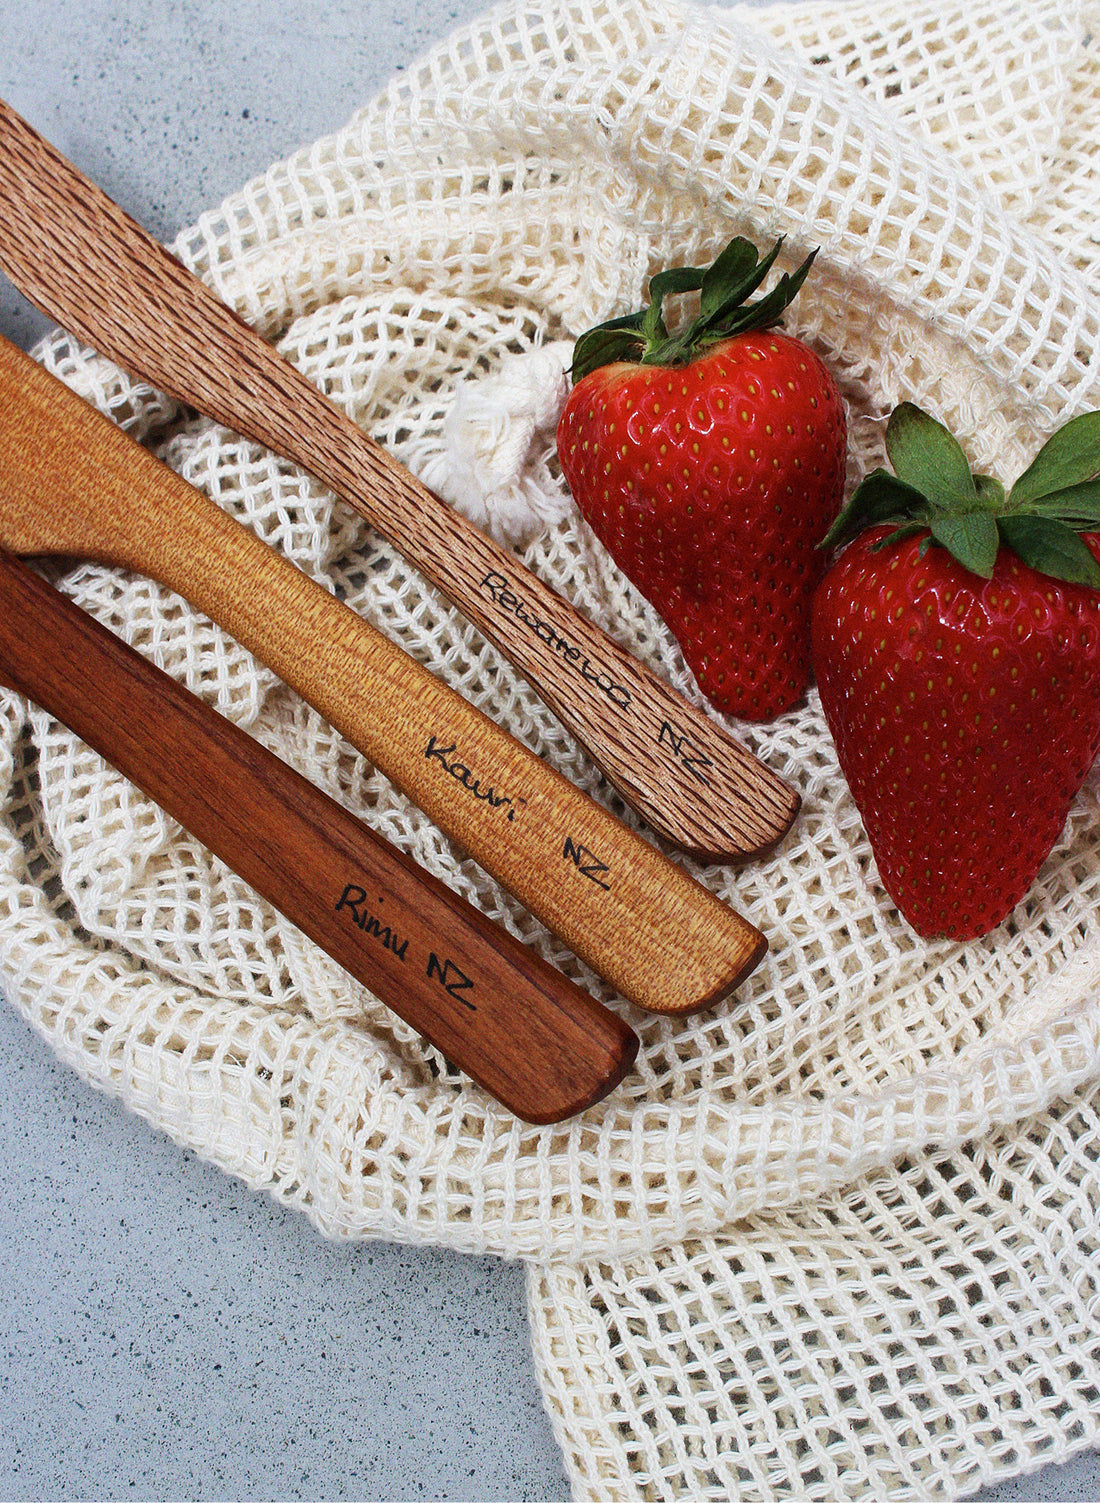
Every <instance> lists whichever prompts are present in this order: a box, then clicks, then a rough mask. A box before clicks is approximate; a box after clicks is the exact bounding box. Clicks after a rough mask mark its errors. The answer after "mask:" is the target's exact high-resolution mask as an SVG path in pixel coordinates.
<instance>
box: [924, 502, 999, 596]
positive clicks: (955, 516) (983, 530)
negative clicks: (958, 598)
mask: <svg viewBox="0 0 1100 1503" xmlns="http://www.w3.org/2000/svg"><path fill="white" fill-rule="evenodd" d="M928 526H929V530H930V531H931V533H932V536H933V537H934V538H935V540H936V542H937V543H940V544H942V546H943V547H944V548H946V549H947V551H948V552H949V553H950V554H951V556H952V558H955V559H957V560H958V561H959V563H960V564H962V566H963V568H964V569H969V570H970V572H971V573H972V574H979V575H980V576H981V577H982V579H990V578H991V577H992V575H993V565H994V564H995V563H996V562H997V549H998V547H999V546H1000V538H999V535H998V532H997V523H996V520H995V519H994V517H993V515H992V513H990V512H988V511H954V512H936V513H935V514H934V515H933V517H932V519H931V521H930V522H929V524H928Z"/></svg>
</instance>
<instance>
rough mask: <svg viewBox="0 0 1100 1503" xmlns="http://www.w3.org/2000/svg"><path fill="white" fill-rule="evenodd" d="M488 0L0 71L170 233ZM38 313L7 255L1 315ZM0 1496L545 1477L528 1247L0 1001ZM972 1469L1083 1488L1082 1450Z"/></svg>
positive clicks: (340, 3) (147, 17) (266, 3)
mask: <svg viewBox="0 0 1100 1503" xmlns="http://www.w3.org/2000/svg"><path fill="white" fill-rule="evenodd" d="M482 9H483V0H416V3H415V4H414V3H412V0H397V3H396V4H395V5H393V6H388V7H387V6H382V5H380V4H378V3H377V0H358V3H352V0H329V3H328V4H327V5H325V6H317V5H313V4H307V3H305V0H236V3H235V4H234V5H232V6H225V5H222V4H215V3H213V0H161V3H159V4H155V3H152V0H149V3H142V0H110V3H108V0H83V3H82V4H81V5H80V6H74V5H72V4H66V3H63V0H33V3H32V4H30V5H28V4H27V0H0V95H2V96H3V97H5V98H7V99H8V100H9V101H10V102H11V103H12V104H13V105H14V106H15V108H16V109H18V110H19V111H20V112H21V113H23V114H24V115H26V116H27V118H28V119H29V120H30V121H31V123H32V124H34V125H35V126H37V127H38V129H40V130H41V131H42V132H43V133H44V134H45V135H46V136H47V137H49V138H50V139H51V140H52V141H53V142H54V143H55V144H56V145H57V146H59V147H60V148H61V149H62V150H63V151H64V152H65V153H66V154H67V155H69V156H71V157H72V158H73V159H74V160H75V161H76V162H77V163H78V164H79V165H80V166H81V167H82V168H83V169H84V170H85V171H86V172H88V173H89V174H90V175H91V176H92V177H93V178H95V179H96V180H97V181H98V182H100V183H101V184H102V186H103V187H105V188H106V189H107V191H108V192H109V193H111V194H112V196H113V197H114V198H116V199H117V200H118V201H119V202H121V203H122V204H123V205H124V206H125V207H126V208H127V209H129V210H130V211H131V212H132V213H133V214H134V215H135V216H136V217H137V218H138V219H139V220H140V221H141V222H142V223H143V224H144V225H145V226H146V227H147V228H148V229H150V230H151V231H152V232H153V233H154V234H155V235H157V236H158V237H160V238H161V239H164V240H169V239H171V238H173V237H174V235H175V234H176V232H177V231H178V230H179V229H180V228H181V227H182V226H184V225H186V224H190V223H191V222H193V220H194V219H195V218H196V217H197V216H198V214H199V213H200V212H201V211H202V210H203V209H205V208H207V207H210V206H211V205H213V204H215V203H217V202H218V201H219V200H220V199H221V198H223V197H224V196H225V195H226V194H228V193H231V192H233V191H235V190H236V189H237V188H239V187H240V186H241V185H242V184H243V183H244V182H245V181H247V180H248V179H249V178H250V177H252V176H254V175H255V174H256V173H258V172H261V171H263V170H264V169H265V168H266V167H267V166H268V165H269V164H270V163H271V162H273V161H276V160H279V159H281V158H282V157H284V156H286V155H287V154H288V153H289V152H290V151H292V150H293V149H294V148H296V147H298V146H300V145H303V144H305V143H308V142H310V141H313V140H315V139H316V138H318V137H319V136H321V135H323V134H325V133H327V132H328V131H331V130H333V129H336V128H337V127H339V126H341V125H343V124H344V123H345V121H346V120H347V119H348V117H349V116H350V115H351V114H352V113H353V111H354V110H355V109H356V108H357V107H358V106H360V105H361V104H363V103H365V102H366V100H367V99H369V98H370V97H371V96H372V95H373V94H374V93H375V92H376V90H377V89H378V88H379V87H380V86H381V85H382V84H383V83H385V82H386V80H387V79H388V78H389V77H390V76H391V75H392V74H393V73H394V72H396V71H397V70H399V69H401V68H402V67H404V66H407V65H408V64H409V63H410V62H411V61H412V60H413V59H414V58H415V57H416V56H417V55H418V54H419V53H421V52H422V51H424V50H425V49H426V48H427V47H429V46H431V45H432V44H433V43H434V42H436V41H437V40H439V39H440V38H441V37H442V36H443V35H444V34H445V33H446V32H448V31H449V30H451V29H452V28H453V27H454V26H456V25H458V24H459V23H461V22H462V21H464V20H466V19H468V18H469V17H472V16H473V15H475V14H477V13H478V12H480V11H481V10H482ZM46 328H47V324H46V322H45V320H43V319H42V318H41V317H40V316H39V315H38V314H37V313H35V312H34V311H33V310H31V309H30V308H29V307H28V305H27V304H25V303H24V302H22V300H21V299H20V298H19V297H18V295H17V294H16V293H14V292H13V291H12V290H11V288H10V287H9V286H8V285H7V284H6V283H5V282H2V281H0V333H3V334H4V335H6V336H7V337H8V338H9V339H12V340H14V341H15V343H17V344H19V345H22V346H23V347H24V348H29V347H30V346H31V345H32V344H33V343H34V341H35V339H37V338H38V336H39V335H40V334H41V333H42V332H43V331H44V330H45V329H46ZM0 1140H2V1141H3V1143H4V1145H5V1156H4V1158H5V1181H6V1183H5V1193H4V1196H3V1200H2V1202H0V1270H2V1273H3V1278H4V1282H5V1284H6V1287H7V1289H8V1294H7V1296H6V1298H5V1299H4V1301H3V1303H2V1306H0V1497H2V1498H5V1499H45V1498H57V1499H76V1498H119V1497H139V1498H165V1499H167V1498H195V1499H200V1498H201V1499H212V1498H222V1499H245V1498H348V1499H388V1500H398V1499H417V1498H437V1499H444V1498H447V1499H466V1500H489V1499H538V1500H564V1499H565V1498H566V1497H567V1494H568V1487H567V1483H566V1479H565V1476H564V1472H563V1469H562V1463H561V1459H560V1457H559V1454H558V1452H557V1449H556V1446H555V1443H554V1440H553V1436H552V1435H551V1433H550V1428H549V1424H548V1422H547V1419H546V1417H545V1415H544V1413H543V1410H542V1405H541V1400H540V1396H539V1392H538V1388H537V1385H536V1382H535V1378H534V1375H533V1370H532V1365H531V1358H530V1352H529V1343H528V1334H527V1321H526V1314H525V1308H524V1289H523V1282H524V1275H523V1270H522V1268H521V1267H519V1266H516V1265H508V1264H504V1263H501V1262H499V1261H497V1260H496V1259H478V1258H470V1257H463V1256H461V1255H459V1254H453V1253H448V1252H440V1251H433V1250H426V1249H422V1248H414V1249H408V1248H400V1247H393V1246H389V1245H383V1244H369V1245H359V1246H350V1247H349V1246H342V1245H333V1244H329V1243H326V1242H324V1241H323V1240H322V1239H321V1238H320V1237H319V1236H318V1235H317V1234H316V1233H315V1232H314V1231H313V1230H312V1228H311V1227H310V1226H309V1225H308V1223H307V1222H306V1221H305V1220H304V1218H302V1217H301V1216H300V1215H298V1214H297V1213H293V1212H290V1211H287V1210H284V1209H283V1208H282V1207H281V1206H279V1205H277V1204H275V1203H274V1202H272V1201H271V1200H269V1199H267V1198H265V1197H263V1196H259V1195H255V1194H252V1193H250V1192H249V1191H248V1190H246V1189H245V1188H244V1187H243V1186H242V1185H241V1184H239V1183H238V1182H236V1181H234V1180H231V1179H228V1178H226V1177H225V1176H224V1175H222V1174H221V1173H220V1172H218V1171H217V1170H215V1169H213V1168H211V1167H209V1166H208V1165H206V1164H204V1163H201V1162H200V1161H198V1160H197V1159H196V1158H194V1156H192V1155H190V1154H188V1153H186V1152H183V1151H181V1150H180V1149H178V1148H176V1147H175V1146H174V1145H173V1144H171V1143H170V1142H168V1141H167V1140H166V1139H164V1138H162V1137H160V1136H159V1135H158V1134H157V1133H155V1132H154V1131H153V1130H152V1129H151V1128H149V1127H148V1126H147V1125H146V1124H145V1123H144V1122H142V1121H140V1120H139V1119H137V1118H136V1117H133V1116H131V1115H129V1114H127V1113H126V1112H124V1111H122V1110H121V1109H120V1108H119V1107H118V1106H117V1105H116V1104H115V1103H114V1102H112V1101H110V1100H109V1099H107V1098H105V1097H103V1096H101V1095H99V1094H98V1093H96V1092H95V1091H93V1090H91V1089H90V1088H89V1087H87V1086H86V1085H85V1084H84V1083H83V1082H82V1081H81V1080H80V1079H78V1078H77V1077H76V1076H75V1075H74V1074H72V1073H71V1072H70V1071H69V1070H68V1069H66V1068H65V1067H64V1066H63V1065H61V1064H60V1063H58V1062H57V1061H56V1060H55V1059H54V1057H53V1056H52V1054H50V1052H49V1051H48V1050H47V1049H46V1047H45V1045H44V1044H43V1043H42V1042H41V1041H40V1040H39V1039H38V1038H37V1037H36V1036H35V1035H34V1034H32V1033H31V1031H30V1030H29V1028H28V1027H27V1026H26V1025H25V1024H24V1023H23V1022H22V1020H21V1019H20V1018H19V1017H18V1016H17V1015H16V1014H15V1013H14V1012H13V1010H12V1009H11V1008H9V1007H6V1006H0ZM981 1496H982V1497H983V1498H986V1499H994V1498H1001V1499H1009V1498H1031V1499H1091V1498H1096V1497H1098V1496H1100V1465H1098V1462H1097V1458H1096V1457H1094V1456H1091V1455H1089V1456H1082V1457H1079V1458H1077V1459H1076V1460H1075V1461H1073V1462H1071V1463H1070V1464H1068V1465H1066V1466H1063V1467H1057V1468H1055V1467H1049V1468H1046V1469H1045V1470H1043V1471H1042V1472H1040V1473H1039V1474H1037V1475H1036V1476H1034V1477H1032V1478H1029V1479H1026V1480H1021V1481H1018V1482H1015V1483H1009V1484H1005V1485H1003V1486H1001V1487H999V1488H996V1489H991V1490H989V1491H988V1492H986V1493H984V1494H982V1495H981Z"/></svg>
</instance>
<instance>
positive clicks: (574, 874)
mask: <svg viewBox="0 0 1100 1503" xmlns="http://www.w3.org/2000/svg"><path fill="white" fill-rule="evenodd" d="M0 547H4V548H7V549H8V550H9V551H10V552H12V553H15V554H19V555H23V556H34V555H46V554H56V555H65V556H72V557H78V558H92V559H96V560H99V561H100V562H103V563H108V564H113V565H117V566H119V567H122V568H125V569H132V570H135V571H137V572H139V573H141V574H145V575H148V576H149V577H151V578H153V579H156V580H159V581H160V582H161V583H162V584H166V585H168V586H170V587H171V588H172V589H174V590H176V591H177V592H178V593H179V594H180V595H182V596H183V597H184V598H185V599H186V600H188V601H190V602H191V604H192V605H194V606H195V607H196V608H197V609H198V610H200V611H202V612H203V613H204V614H205V615H207V616H208V617H209V618H210V619H211V620H213V621H216V622H218V623H219V624H220V625H221V626H222V627H224V628H225V630H226V631H228V632H229V633H230V634H231V635H232V636H233V637H235V638H236V639H237V640H238V641H239V642H241V643H243V644H244V645H245V646H246V647H248V648H249V649H250V651H252V652H253V653H255V655H256V656H257V657H258V658H259V659H260V660H261V661H262V662H265V663H266V664H267V665H268V666H269V667H270V668H272V669H273V670H274V671H275V672H276V673H277V674H278V675H279V677H280V678H281V679H282V680H283V681H284V682H285V683H287V684H289V685H291V687H292V688H294V689H296V690H297V691H298V692H299V693H300V694H301V695H302V697H303V698H304V699H305V700H306V701H307V702H308V703H310V704H312V705H313V706H314V708H315V709H317V710H318V711H320V713H321V714H322V715H324V716H325V718H326V719H327V720H328V721H329V722H330V723H331V724H332V725H333V726H335V727H336V729H337V730H339V731H340V732H341V733H342V734H343V735H344V736H345V737H346V739H347V740H348V741H349V742H350V743H351V744H352V745H353V746H355V747H357V748H358V749H359V750H360V751H361V752H362V753H363V754H364V755H365V756H366V757H368V758H369V759H370V761H371V762H372V763H373V764H374V765H375V766H376V767H378V768H379V769H380V770H381V771H382V772H383V773H384V774H385V775H386V776H387V777H388V778H390V779H391V781H392V782H393V783H395V784H396V785H397V786H398V787H399V788H401V789H403V790H404V792H405V793H406V794H407V795H408V796H409V797H410V798H411V799H412V800H413V801H414V802H415V803H416V804H417V805H419V807H420V808H421V809H423V810H424V812H425V813H426V814H428V815H429V816H430V817H431V819H432V820H434V822H435V823H436V824H437V825H438V826H439V828H440V829H441V830H443V831H444V832H445V833H446V834H447V835H449V836H450V837H451V838H452V839H453V840H454V841H456V842H457V843H458V844H459V846H460V847H461V848H462V849H463V850H464V851H465V852H467V853H468V854H469V855H471V856H472V857H473V858H474V860H476V861H477V862H479V863H480V865H481V866H482V867H484V868H485V870H486V871H488V872H490V873H491V874H492V875H493V876H494V877H496V878H497V880H498V881H500V882H501V883H502V884H503V885H504V886H505V887H506V888H507V889H508V890H509V891H510V892H512V893H514V894H515V896H516V897H517V898H519V900H520V901H521V902H522V903H524V904H526V906H527V907H528V908H529V909H530V910H531V912H532V913H534V914H535V915H536V916H537V917H538V918H539V919H541V920H542V922H543V923H544V924H545V925H546V926H547V928H548V929H550V930H551V931H552V932H553V933H555V934H557V935H558V936H559V937H560V938H561V939H562V940H564V941H565V943H566V944H567V945H568V946H569V948H570V949H571V950H573V952H574V953H575V954H577V955H579V956H580V957H581V958H582V959H583V960H584V961H586V962H587V963H588V964H589V965H590V966H591V967H592V969H593V970H594V971H596V972H597V974H598V975H600V976H602V977H604V979H605V980H607V981H609V982H610V983H611V984H612V985H613V986H614V987H615V988H616V990H617V991H618V992H619V993H620V994H621V995H622V996H623V997H625V998H626V999H627V1000H628V1001H631V1002H634V1003H636V1004H637V1005H639V1006H640V1007H646V1008H649V1009H651V1010H653V1011H658V1012H673V1013H679V1012H687V1011H692V1010H694V1009H696V1008H700V1007H704V1006H706V1005H708V1004H709V1003H711V1002H715V1001H718V1000H719V999H720V998H722V997H724V996H726V995H727V994H728V993H729V992H730V991H732V990H733V988H734V987H736V986H737V985H738V983H739V982H740V981H741V980H742V979H743V977H745V976H746V975H748V973H749V972H750V971H751V970H752V969H753V968H754V967H755V966H756V964H757V963H758V961H759V960H760V959H761V957H762V956H763V954H764V952H765V950H766V948H767V945H766V943H765V941H764V938H763V936H762V935H761V934H760V933H759V931H758V930H757V929H756V928H755V927H754V926H753V925H751V924H750V923H748V922H747V921H746V920H745V919H744V918H742V917H740V916H739V915H738V914H736V913H734V912H733V910H732V909H730V908H729V907H728V906H727V905H726V904H724V903H721V902H719V900H718V899H717V898H716V897H715V896H714V894H713V893H711V892H710V891H709V890H708V889H707V888H705V887H704V886H703V885H702V884H701V883H699V882H696V881H695V880H694V878H693V877H691V876H690V874H689V873H688V872H686V871H684V869H683V868H682V867H680V866H678V865H677V864H676V863H674V862H673V861H671V860H670V859H669V858H668V857H667V856H665V855H664V854H663V853H662V852H660V851H658V850H657V849H656V848H655V847H654V846H652V845H651V844H650V843H649V842H648V841H645V840H643V839H641V837H640V836H638V835H636V834H635V833H634V832H633V831H632V830H630V829H628V828H627V827H626V825H624V824H623V823H622V821H621V820H618V819H616V818H615V817H614V816H613V815H612V814H610V813H609V812H608V811H607V810H606V809H604V808H603V807H602V806H601V805H599V804H597V803H596V802H595V801H594V800H593V799H590V798H589V797H588V796H587V795H586V794H584V793H582V792H581V791H580V789H578V788H577V787H575V785H574V784H572V783H571V782H569V781H568V779H566V778H564V777H562V776H561V775H560V774H559V773H557V772H555V771H554V770H553V769H552V768H551V767H549V766H548V765H547V764H546V763H545V762H543V761H542V760H541V759H540V758H539V757H537V756H536V755H535V754H534V753H533V752H531V751H529V750H528V749H527V748H526V747H525V746H523V745H522V743H521V742H519V741H517V740H516V739H515V737H513V736H510V735H509V734H508V733H507V732H506V731H503V730H501V729H500V728H499V727H498V726H496V725H495V724H494V723H493V722H492V721H491V720H490V719H489V718H488V717H487V716H485V715H483V714H481V712H480V711H478V710H476V709H474V707H473V706H472V705H470V704H469V703H468V702H467V701H466V700H465V699H463V698H462V696H461V695H460V694H458V693H456V692H455V691H454V690H453V689H451V688H449V687H448V686H447V685H446V684H444V683H442V682H441V681H440V680H439V679H437V678H436V677H435V676H434V675H433V674H431V673H429V672H428V670H427V669H426V668H423V667H422V666H421V665H420V664H419V663H417V662H416V661H415V660H414V659H413V658H411V657H410V656H409V655H408V654H407V653H405V652H403V651H402V650H401V648H399V647H398V646H397V645H396V644H394V643H393V642H391V641H390V640H389V639H388V638H387V637H385V636H383V635H382V634H381V633H380V632H378V631H376V630H375V629H374V628H373V627H372V626H371V625H370V624H369V623H368V622H366V621H364V620H363V619H362V618H360V617H359V616H357V615H356V614H355V613H354V612H353V611H351V610H349V609H348V607H347V606H345V605H343V604H342V603H341V602H340V601H339V600H337V599H336V598H335V596H333V595H331V594H329V592H328V591H327V590H325V589H323V588H322V587H321V586H320V585H318V584H316V583H315V582H314V581H313V580H312V579H310V577H309V576H308V575H307V574H305V573H303V571H302V570H300V569H298V568H296V567H295V566H294V565H293V564H292V563H290V562H289V560H288V559H286V558H284V556H283V555H282V554H281V553H279V552H277V551H276V550H275V549H274V548H271V547H270V546H269V545H268V544H266V543H264V542H263V541H262V540H261V539H260V538H258V537H257V536H256V534H255V533H254V532H252V531H250V529H249V528H247V527H245V526H244V525H243V524H242V523H240V522H238V521H236V519H235V518H233V517H231V516H230V515H229V514H228V513H227V512H225V511H223V510H222V509H221V507H219V506H218V505H217V504H216V503H215V502H214V501H212V500H210V498H209V497H208V496H205V495H204V494H203V493H202V492H201V491H199V490H196V489H195V488H194V487H193V486H191V485H189V484H188V483H187V482H186V481H185V480H183V479H182V477H181V476H179V475H177V474H176V472H175V471H174V470H172V469H170V468H169V467H168V466H167V465H165V464H162V463H161V462H160V461H159V460H158V459H156V458H155V457H154V456H153V455H152V454H150V453H149V452H148V451H147V450H145V449H143V448H142V447H141V446H140V444H138V443H136V442H135V441H134V440H133V439H131V438H130V437H128V435H127V434H125V433H124V432H123V431H122V429H121V428H119V427H118V426H117V425H116V424H114V423H112V422H111V421H110V420H109V419H108V418H106V417H104V416H103V414H102V413H100V412H98V411H97V410H96V409H95V408H94V407H92V406H91V405H90V404H89V403H87V402H85V401H83V400H82V399H81V398H80V397H78V396H77V395H76V394H75V393H74V392H72V391H70V390H69V388H68V387H67V386H65V385H64V384H63V383H62V382H61V381H58V380H57V379H56V377H54V376H52V375H50V373H49V372H48V371H46V370H44V369H43V367H42V366H40V365H39V364H37V362H36V361H34V360H32V359H31V357H30V356H29V355H26V354H24V353H23V352H22V351H21V350H18V349H17V348H16V347H15V346H14V345H12V344H10V343H8V342H7V341H6V340H2V339H0Z"/></svg>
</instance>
